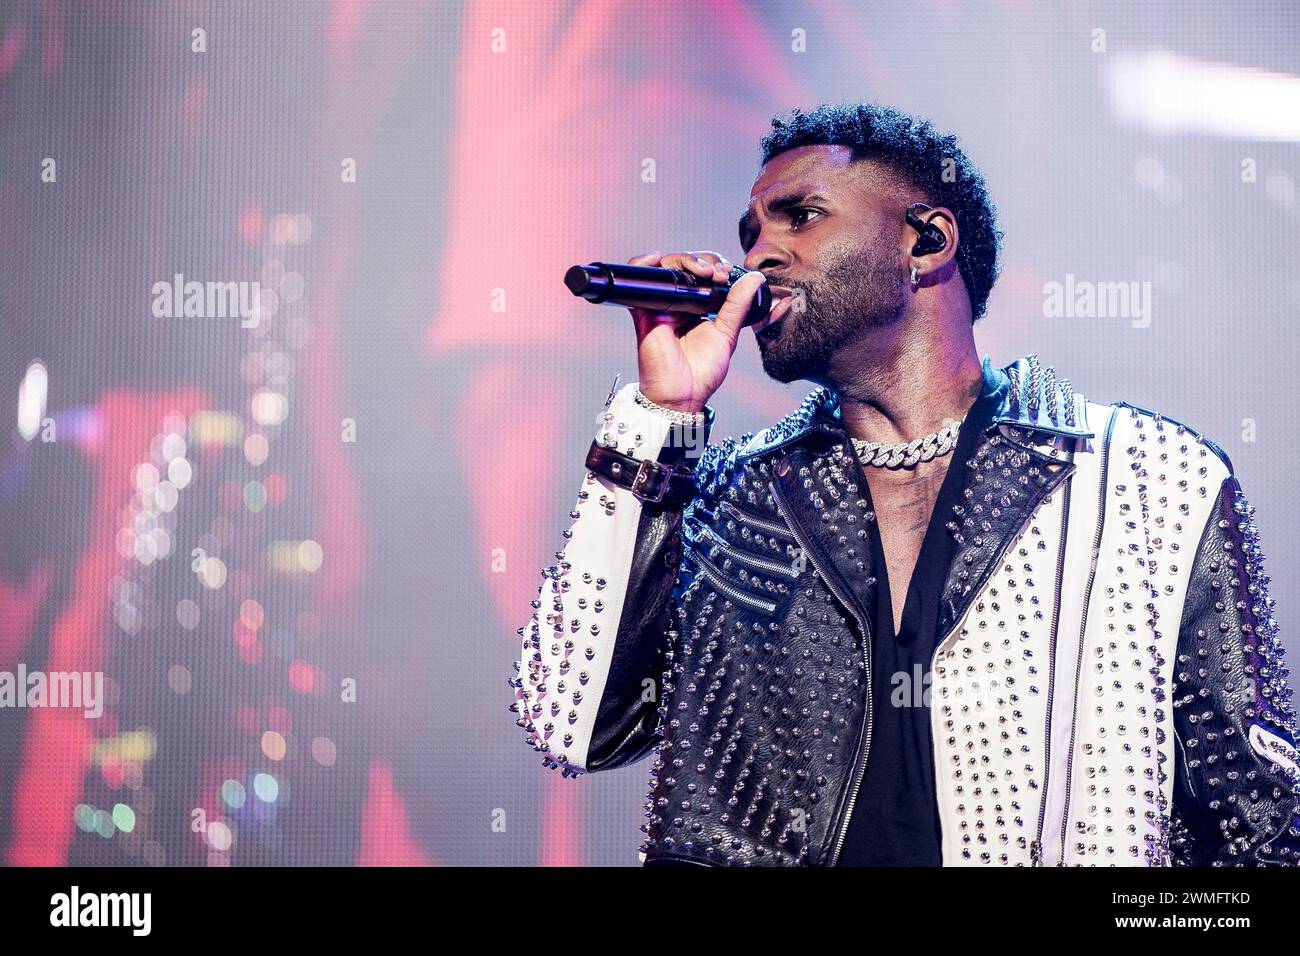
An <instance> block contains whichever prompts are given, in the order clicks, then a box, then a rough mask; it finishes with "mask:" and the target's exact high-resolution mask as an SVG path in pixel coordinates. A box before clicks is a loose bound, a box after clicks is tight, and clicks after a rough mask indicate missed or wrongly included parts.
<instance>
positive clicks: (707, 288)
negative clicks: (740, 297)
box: [564, 262, 772, 327]
mask: <svg viewBox="0 0 1300 956" xmlns="http://www.w3.org/2000/svg"><path fill="white" fill-rule="evenodd" d="M745 272H746V270H744V269H742V268H740V267H739V266H737V267H735V268H734V269H732V270H731V278H730V281H729V282H726V283H723V284H721V285H715V284H714V283H713V282H710V281H708V280H706V279H701V278H700V277H699V276H697V275H695V274H694V273H691V272H685V271H683V270H681V269H661V268H657V267H654V266H629V265H622V264H620V263H616V262H593V263H591V264H590V265H585V266H570V267H569V271H568V272H566V273H565V274H564V284H565V285H566V286H568V287H569V291H570V292H572V293H573V294H574V295H576V296H580V297H581V298H584V299H586V300H587V301H588V302H600V303H604V304H605V305H621V306H625V307H628V308H633V309H648V310H650V311H652V312H689V313H691V314H692V315H701V316H705V315H710V316H711V315H717V314H718V310H719V309H721V308H722V303H723V302H724V301H726V298H727V293H728V292H730V291H731V287H732V286H733V285H735V284H736V282H738V281H739V280H740V278H741V276H743V275H745ZM771 308H772V291H771V290H770V289H769V288H768V287H767V283H766V282H764V283H763V284H762V285H761V286H759V287H758V291H757V292H755V293H754V301H753V302H752V303H750V306H749V313H748V314H747V315H746V316H745V321H744V322H742V323H741V326H742V327H744V326H747V325H753V324H754V323H755V322H761V321H763V319H765V318H767V313H768V312H769V311H770V310H771Z"/></svg>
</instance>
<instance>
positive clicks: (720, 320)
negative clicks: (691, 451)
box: [565, 251, 771, 412]
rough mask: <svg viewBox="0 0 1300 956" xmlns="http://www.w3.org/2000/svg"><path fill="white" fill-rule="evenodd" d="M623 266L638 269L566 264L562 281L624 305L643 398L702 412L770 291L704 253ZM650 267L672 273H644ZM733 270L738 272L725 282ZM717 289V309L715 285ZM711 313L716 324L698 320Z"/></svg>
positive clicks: (753, 276)
mask: <svg viewBox="0 0 1300 956" xmlns="http://www.w3.org/2000/svg"><path fill="white" fill-rule="evenodd" d="M628 266H633V267H644V268H645V270H646V271H645V272H640V271H638V270H635V269H624V268H623V267H612V268H605V269H601V268H599V267H598V266H597V265H594V264H593V265H592V266H574V267H573V268H572V269H570V270H569V272H568V274H567V275H566V276H565V284H566V285H568V287H569V289H570V291H572V292H573V294H574V295H581V296H583V297H584V298H589V299H590V300H591V301H595V302H610V303H615V302H616V303H618V304H622V305H627V306H628V311H629V312H631V313H632V322H633V325H634V327H635V329H636V337H637V368H638V373H639V381H640V389H641V393H642V394H643V395H645V396H646V398H648V399H650V401H652V402H654V403H656V404H658V405H663V406H664V407H665V408H671V409H675V410H677V411H682V412H700V411H703V410H704V406H705V404H706V403H707V402H708V400H709V398H710V397H711V396H712V395H713V393H714V392H716V391H717V390H718V388H719V387H720V386H721V385H722V382H723V380H724V379H725V378H726V377H727V370H728V368H729V367H730V364H731V356H732V353H734V352H735V350H736V343H737V342H738V341H739V339H740V330H741V329H742V328H744V327H745V326H746V325H752V324H753V323H755V322H758V321H760V320H761V319H763V318H765V317H766V316H767V313H768V309H769V307H770V304H771V293H770V291H769V290H768V289H767V284H766V279H765V277H764V276H763V274H762V273H760V272H745V271H744V270H739V269H735V270H733V266H732V265H731V263H730V262H729V261H727V259H726V258H724V257H723V256H720V255H718V254H717V253H716V252H709V251H704V252H698V253H697V252H674V253H669V254H667V255H661V254H660V253H658V252H650V253H646V254H645V255H641V256H634V257H633V258H632V259H629V260H628ZM658 269H670V270H674V272H676V273H678V275H677V276H668V275H667V274H665V273H657V272H651V271H650V270H658ZM733 272H734V273H738V274H739V275H737V276H734V277H733ZM620 273H621V275H620ZM733 278H734V281H733ZM693 280H698V281H699V284H698V285H696V284H695V282H694V281H693ZM724 286H725V287H727V292H726V295H725V297H724V298H722V301H721V304H720V305H719V304H718V299H719V298H720V291H721V290H720V288H719V287H724ZM715 311H716V313H717V318H716V319H714V320H713V321H706V320H704V318H703V317H704V316H706V315H711V314H713V313H714V312H715Z"/></svg>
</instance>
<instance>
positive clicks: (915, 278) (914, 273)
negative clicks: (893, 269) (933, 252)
mask: <svg viewBox="0 0 1300 956" xmlns="http://www.w3.org/2000/svg"><path fill="white" fill-rule="evenodd" d="M917 281H918V280H917V277H916V266H912V288H913V289H915V288H916V286H917Z"/></svg>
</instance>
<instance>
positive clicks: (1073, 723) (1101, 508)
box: [1040, 409, 1119, 866]
mask: <svg viewBox="0 0 1300 956" xmlns="http://www.w3.org/2000/svg"><path fill="white" fill-rule="evenodd" d="M1118 413H1119V409H1116V410H1115V411H1112V412H1111V413H1110V419H1109V420H1108V421H1107V422H1106V437H1105V439H1103V441H1102V450H1101V485H1100V488H1099V490H1098V492H1097V530H1096V532H1095V533H1094V535H1093V538H1092V562H1091V565H1090V567H1089V568H1088V587H1087V589H1086V590H1085V591H1084V592H1083V613H1082V614H1081V615H1080V620H1079V654H1078V658H1077V660H1078V665H1077V668H1076V670H1075V672H1074V707H1073V709H1072V710H1071V712H1070V749H1069V751H1068V752H1067V753H1066V755H1065V811H1064V813H1062V814H1061V862H1060V863H1059V864H1057V865H1058V866H1064V865H1065V844H1066V841H1067V840H1068V839H1069V827H1070V785H1071V783H1073V778H1074V738H1075V735H1076V733H1077V732H1078V728H1079V680H1080V677H1081V676H1082V674H1083V639H1084V633H1085V632H1086V631H1087V629H1088V602H1089V600H1090V599H1091V598H1092V583H1093V581H1094V580H1095V579H1096V577H1097V558H1098V557H1099V556H1100V555H1101V533H1102V529H1103V528H1104V527H1105V525H1106V473H1107V472H1108V471H1109V470H1110V436H1111V431H1112V429H1114V427H1115V416H1116V415H1117V414H1118ZM1044 799H1046V793H1044ZM1040 839H1041V836H1040Z"/></svg>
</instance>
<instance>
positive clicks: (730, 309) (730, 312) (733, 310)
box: [714, 272, 767, 344]
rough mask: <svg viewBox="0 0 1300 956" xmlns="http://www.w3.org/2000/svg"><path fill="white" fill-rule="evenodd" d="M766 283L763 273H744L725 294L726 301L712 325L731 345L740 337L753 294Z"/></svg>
mask: <svg viewBox="0 0 1300 956" xmlns="http://www.w3.org/2000/svg"><path fill="white" fill-rule="evenodd" d="M766 282H767V277H766V276H765V275H763V273H761V272H746V273H745V274H744V275H743V276H741V277H740V279H739V281H737V282H736V284H735V285H733V286H732V287H731V291H730V292H728V293H727V299H726V301H725V302H723V303H722V308H721V309H719V310H718V318H717V320H716V321H715V323H714V324H715V326H716V327H717V328H718V330H719V331H721V332H722V333H724V334H725V335H726V336H727V338H728V339H729V340H730V341H731V342H732V343H733V344H734V343H735V341H736V339H737V338H739V337H740V330H741V328H742V327H743V325H744V322H745V317H746V316H748V315H749V308H750V306H751V305H752V304H753V301H754V294H755V293H756V292H758V290H759V288H760V287H761V286H762V285H763V284H764V283H766Z"/></svg>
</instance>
